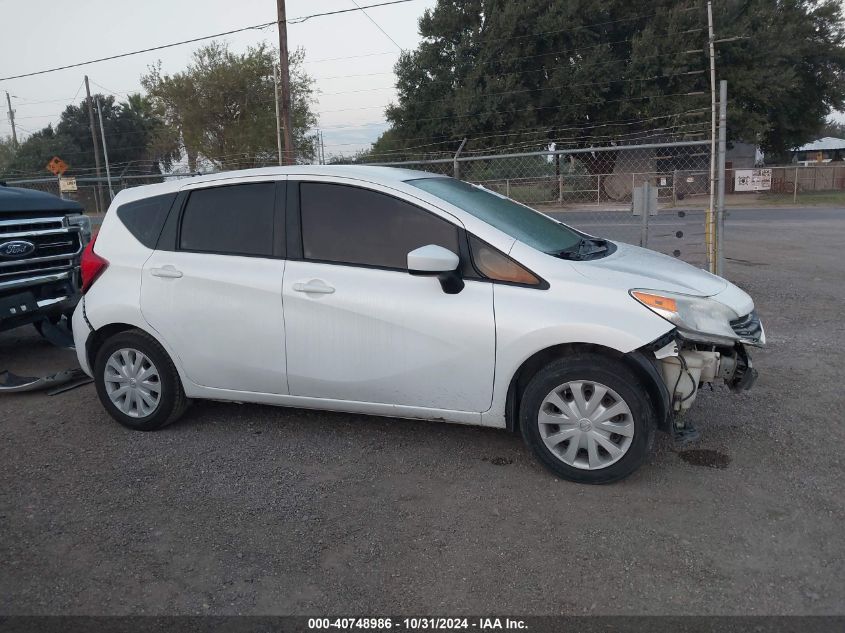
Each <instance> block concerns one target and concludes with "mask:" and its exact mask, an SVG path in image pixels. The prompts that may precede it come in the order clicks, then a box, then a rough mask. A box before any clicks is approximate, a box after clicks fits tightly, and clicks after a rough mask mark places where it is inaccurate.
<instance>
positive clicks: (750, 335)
mask: <svg viewBox="0 0 845 633" xmlns="http://www.w3.org/2000/svg"><path fill="white" fill-rule="evenodd" d="M728 324H729V327H730V330H731V334H732V335H719V336H714V335H709V334H703V333H701V332H691V331H688V330H686V331H685V330H682V329H680V328H678V329H676V330H675V331H674V332H672V333H671V335H670V336H669V337H666V338H664V339H663V340H662V341H661V342H660V344H659V347H658V348H657V349H654V348H653V350H652V353H653V355H654V358H655V360H656V361H657V363H658V365H659V369H660V373H661V376H662V378H663V382H664V383H665V385H666V388H667V389H668V391H669V397H670V401H671V411H670V415H671V416H672V429H673V431H674V435H675V439H676V440H678V441H681V442H684V441H692V440H694V439H697V437H698V432H697V431H695V430H694V429H693V428H692V427H691V426H690V425H689V424H688V423H687V422H686V420H685V418H684V416H683V414H684V413H685V412H686V411H687V410H688V409H689V408H690V407H691V406H692V404H693V402H695V399H696V396H697V395H698V391H699V389H700V388H701V387H702V386H703V385H707V384H710V385H712V384H713V383H716V382H719V381H721V382H723V383H724V384H725V385H726V386H727V387H728V388H729V389H730V390H731V391H732V392H740V391H747V390H748V389H751V388H752V387H753V386H754V383H755V382H756V380H757V370H756V369H755V368H754V366H753V364H752V361H751V356H750V354H749V348H750V347H762V346H763V345H764V344H765V342H766V336H765V332H764V330H763V326H762V324H761V322H760V319H759V317H758V316H757V313H756V311H754V310H752V311H751V312H750V313H748V314H746V315H744V316H742V317H739V318H736V319H733V320H730V321H729V322H728ZM667 339H669V340H668V342H665V343H664V341H666V340H667Z"/></svg>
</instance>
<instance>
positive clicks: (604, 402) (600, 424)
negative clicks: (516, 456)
mask: <svg viewBox="0 0 845 633" xmlns="http://www.w3.org/2000/svg"><path fill="white" fill-rule="evenodd" d="M604 389H606V390H607V391H606V392H603V391H602V390H604ZM576 392H577V394H578V397H576ZM555 395H557V396H558V397H557V398H556V397H555ZM597 396H601V397H600V398H599V399H598V400H594V397H597ZM558 405H560V406H558ZM591 408H592V409H591ZM584 410H587V411H588V412H589V413H588V414H584ZM605 413H606V414H607V415H605ZM614 413H616V415H611V414H614ZM608 416H610V417H609V418H608ZM603 418H608V419H606V420H605V419H603ZM558 421H560V424H557V422H558ZM519 422H520V428H521V430H522V437H523V439H524V440H525V443H526V444H527V445H528V447H529V448H530V449H531V450H532V451H533V452H534V455H535V456H536V457H537V459H538V460H540V462H541V463H542V464H543V465H544V466H546V467H547V468H548V469H549V470H551V471H552V472H553V473H555V474H556V475H558V476H559V477H561V478H563V479H568V480H569V481H575V482H579V483H590V484H603V483H610V482H613V481H618V480H620V479H623V478H625V477H627V476H628V475H630V474H631V473H632V472H634V471H635V470H636V469H637V468H639V467H640V466H641V465H642V463H643V462H644V461H645V460H646V458H647V457H648V455H649V453H650V452H651V448H652V445H653V444H654V432H655V428H656V426H657V425H656V420H655V415H654V410H653V407H652V405H651V401H650V400H649V397H648V394H647V392H646V390H645V388H644V387H643V386H642V384H641V383H640V381H639V380H637V377H636V376H635V375H634V373H633V372H632V371H631V370H630V369H628V367H626V366H625V365H624V364H623V363H622V362H621V361H614V360H612V359H609V358H607V357H604V356H600V355H597V354H588V353H579V354H574V355H572V356H568V357H566V358H560V359H558V360H555V361H553V362H551V363H549V364H548V365H546V366H545V367H544V368H543V369H541V370H540V371H539V372H537V374H535V375H534V377H533V378H532V379H531V381H530V382H529V383H528V385H527V386H526V388H525V390H524V391H523V393H522V399H521V402H520V407H519ZM611 429H612V430H611ZM613 431H618V433H614V432H613ZM544 438H545V439H544ZM561 438H563V439H561ZM573 446H574V448H573ZM620 453H621V455H620Z"/></svg>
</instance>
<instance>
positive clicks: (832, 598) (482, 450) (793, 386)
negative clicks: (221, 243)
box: [0, 210, 845, 615]
mask: <svg viewBox="0 0 845 633" xmlns="http://www.w3.org/2000/svg"><path fill="white" fill-rule="evenodd" d="M729 229H730V236H731V239H730V242H729V243H728V253H729V256H730V260H729V261H728V266H727V274H728V276H729V277H730V278H731V279H733V280H734V281H736V282H737V283H739V284H740V285H741V286H742V287H744V288H746V289H747V290H748V291H749V292H751V293H752V295H753V296H754V297H755V298H756V300H757V303H758V308H759V311H760V313H761V314H762V316H763V318H764V321H765V324H766V328H767V334H768V337H769V346H768V347H767V348H766V349H765V350H763V351H760V352H758V353H757V354H756V356H755V364H756V365H757V367H758V368H759V370H760V381H759V382H758V384H757V386H756V388H755V389H754V390H753V391H752V392H750V393H747V394H742V395H738V396H730V395H728V394H726V393H724V392H721V391H718V390H717V391H716V392H715V393H709V392H707V393H703V394H702V395H701V396H700V400H699V402H697V403H696V406H695V407H694V409H693V412H692V413H691V418H692V420H693V422H694V423H695V424H696V426H698V428H699V429H700V430H701V431H702V439H701V441H700V442H699V443H698V444H697V445H695V446H694V447H692V448H695V449H698V450H700V451H704V450H707V451H712V452H711V453H702V452H699V453H693V454H692V455H690V454H687V455H684V454H683V453H679V452H677V451H676V450H675V449H674V448H673V446H672V445H671V443H670V442H669V441H668V440H667V439H666V438H665V437H663V436H660V437H659V438H658V442H657V450H656V453H655V455H654V457H653V459H652V460H651V462H650V463H648V464H647V465H645V466H644V467H643V468H642V469H640V470H639V471H638V472H637V473H635V474H634V475H633V476H632V477H630V478H629V479H627V480H626V481H623V482H621V483H618V484H614V485H610V486H603V487H590V486H583V485H576V484H571V483H567V482H564V481H560V480H558V479H556V478H554V477H553V476H552V475H550V474H549V473H547V472H546V471H545V470H544V469H543V468H542V467H540V466H539V465H538V464H537V463H536V462H535V460H534V459H533V458H532V457H531V455H530V454H529V453H528V452H527V451H526V449H525V448H523V445H522V443H521V440H520V439H519V438H518V437H515V436H512V435H509V434H508V433H506V432H503V431H495V430H488V429H479V428H470V427H461V426H451V425H444V424H436V423H425V422H411V421H403V420H393V419H380V418H373V417H366V416H360V415H348V414H332V413H320V412H309V411H303V410H295V409H278V408H271V407H262V406H252V405H234V404H220V403H197V404H195V406H193V407H192V409H191V410H190V411H189V413H188V414H187V416H186V418H185V419H184V420H183V421H182V422H180V423H178V424H176V425H174V426H172V427H170V428H168V429H166V430H164V431H162V432H158V433H148V434H145V433H136V432H131V431H127V430H125V429H123V428H122V427H120V426H118V425H117V424H116V423H114V422H112V421H111V420H110V419H109V418H108V417H107V416H106V414H105V413H104V412H103V409H102V408H101V407H100V405H99V403H98V401H97V398H96V395H95V392H94V388H93V386H90V385H88V386H85V387H81V388H79V389H77V390H74V391H71V392H69V393H66V394H63V395H58V396H54V397H49V396H46V395H44V394H32V395H17V396H0V614H6V615H8V614H142V613H144V614H236V613H242V614H320V615H322V614H326V613H334V614H340V613H342V614H350V613H360V614H366V615H376V614H388V613H394V614H395V613H408V614H410V613H433V614H442V615H448V614H455V613H458V612H460V613H478V614H490V613H504V614H586V613H591V614H597V613H601V614H690V613H695V614H841V613H843V612H845V600H844V597H845V565H844V564H843V557H842V552H843V551H845V537H844V536H843V535H844V534H845V531H843V528H842V525H843V520H845V503H843V495H842V484H841V482H842V475H843V463H842V457H841V455H842V448H841V447H842V445H843V442H845V437H843V435H845V434H843V424H842V418H841V412H842V409H843V404H845V400H843V397H842V392H841V385H842V384H843V381H845V375H843V374H845V369H843V363H842V362H841V360H840V357H841V351H840V350H838V349H836V347H835V342H836V341H841V340H843V338H845V326H843V318H842V314H843V308H845V305H843V296H845V259H843V257H842V243H843V241H845V210H831V211H829V212H827V213H822V212H814V213H813V215H812V217H811V218H809V219H807V220H802V219H801V217H800V214H796V213H792V214H790V213H786V212H784V213H783V214H782V215H780V216H777V221H776V222H775V221H759V220H758V219H753V218H752V217H751V216H748V217H747V218H746V219H743V215H742V212H737V213H735V214H734V217H733V218H731V220H730V221H729ZM832 342H834V344H832ZM73 363H74V356H73V354H72V353H69V352H63V351H59V350H56V349H53V348H51V347H49V346H48V345H46V344H45V343H42V342H41V341H39V340H38V339H37V338H36V337H34V336H32V335H31V334H30V330H29V329H22V330H17V331H13V332H9V333H6V334H3V335H0V368H4V367H8V368H10V369H13V370H14V371H16V372H17V373H20V374H26V373H33V374H43V373H48V372H52V371H56V370H59V369H63V368H66V367H70V366H72V365H73ZM702 462H703V463H702Z"/></svg>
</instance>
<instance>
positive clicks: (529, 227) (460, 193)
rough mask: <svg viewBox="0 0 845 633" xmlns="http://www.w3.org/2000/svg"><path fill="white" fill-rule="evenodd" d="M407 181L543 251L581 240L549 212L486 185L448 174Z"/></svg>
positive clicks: (561, 249)
mask: <svg viewBox="0 0 845 633" xmlns="http://www.w3.org/2000/svg"><path fill="white" fill-rule="evenodd" d="M407 182H408V184H409V185H413V186H414V187H417V188H418V189H422V190H423V191H427V192H428V193H431V194H434V195H435V196H437V197H438V198H443V200H445V201H446V202H449V203H450V204H453V205H455V206H456V207H458V208H459V209H463V210H464V211H466V212H467V213H469V214H471V215H474V216H475V217H477V218H479V219H481V220H484V221H485V222H487V224H490V225H491V226H495V227H496V228H497V229H499V230H500V231H503V232H505V233H507V234H508V235H510V236H511V237H515V238H516V239H518V240H519V241H520V242H523V243H525V244H528V245H529V246H531V247H533V248H536V249H537V250H540V251H543V252H544V253H549V254H556V253H559V252H560V251H564V250H568V249H572V248H574V247H577V245H578V244H579V242H580V241H581V236H580V235H579V234H578V233H576V232H575V231H573V230H572V229H570V228H568V227H566V226H564V225H563V224H560V223H559V222H555V221H554V220H552V219H551V218H550V217H549V216H547V215H543V214H542V213H540V212H539V211H534V210H533V209H530V208H528V207H526V206H523V205H521V204H519V203H518V202H514V201H513V200H511V199H510V198H506V197H505V196H502V195H499V194H497V193H494V192H492V191H490V190H488V189H484V188H482V187H477V186H475V185H470V184H469V183H466V182H462V181H460V180H454V179H452V178H420V179H417V180H409V181H407Z"/></svg>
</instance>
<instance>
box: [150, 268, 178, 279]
mask: <svg viewBox="0 0 845 633" xmlns="http://www.w3.org/2000/svg"><path fill="white" fill-rule="evenodd" d="M150 274H151V275H152V276H153V277H163V278H165V279H179V278H180V277H181V276H182V271H181V270H176V268H175V267H173V266H170V265H168V266H162V267H161V268H151V269H150Z"/></svg>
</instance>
